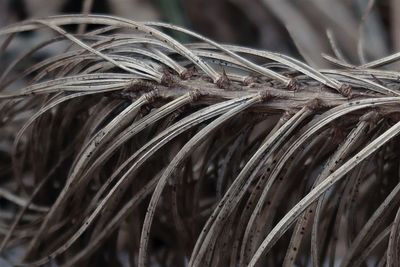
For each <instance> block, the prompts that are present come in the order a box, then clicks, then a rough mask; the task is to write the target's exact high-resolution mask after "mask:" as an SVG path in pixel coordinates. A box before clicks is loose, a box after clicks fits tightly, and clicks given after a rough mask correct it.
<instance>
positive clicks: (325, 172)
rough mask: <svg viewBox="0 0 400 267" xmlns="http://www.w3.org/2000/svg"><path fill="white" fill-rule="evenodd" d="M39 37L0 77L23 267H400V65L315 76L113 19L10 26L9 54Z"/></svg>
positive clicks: (7, 182) (2, 229)
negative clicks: (76, 28) (47, 34)
mask: <svg viewBox="0 0 400 267" xmlns="http://www.w3.org/2000/svg"><path fill="white" fill-rule="evenodd" d="M72 24H73V25H95V26H96V27H97V28H96V29H94V30H91V31H88V32H86V33H82V32H80V33H73V32H68V31H67V29H69V28H68V27H67V26H70V25H72ZM81 27H82V26H81ZM165 29H167V30H168V32H179V33H180V34H185V35H187V36H189V37H190V38H191V39H194V40H196V42H194V43H180V42H178V41H176V40H175V39H173V38H172V37H170V35H167V34H166V33H164V32H163V30H165ZM39 30H40V31H42V30H49V31H52V32H54V33H56V36H55V37H53V38H51V39H49V40H47V41H45V42H43V43H41V44H38V45H37V46H35V47H29V48H28V47H27V48H26V49H27V50H26V51H24V52H23V53H22V54H21V55H20V56H18V57H16V58H15V59H14V61H13V62H12V63H11V64H10V65H9V66H8V67H7V68H5V69H4V71H3V72H2V73H1V77H0V90H1V92H0V112H1V113H0V114H1V115H0V127H1V131H0V137H1V144H2V147H4V149H2V151H3V152H1V154H0V157H1V162H0V176H1V188H0V196H1V198H2V199H3V200H4V201H3V202H2V205H1V206H0V208H1V221H0V223H1V224H0V236H1V244H0V249H1V251H2V255H3V257H4V258H6V259H8V260H11V259H9V254H10V253H11V252H12V251H13V250H15V249H22V251H23V254H24V255H22V256H21V259H19V261H18V262H13V264H14V265H16V266H42V265H49V264H50V263H51V262H56V264H57V265H58V266H120V264H121V263H120V261H121V258H128V260H129V262H130V265H131V266H141V267H143V266H153V265H154V266H157V265H159V266H281V265H283V266H294V265H295V266H309V265H310V264H312V266H323V265H325V264H329V266H334V265H335V266H336V265H337V264H338V263H339V264H340V266H343V267H344V266H365V264H366V262H369V263H370V262H372V263H374V264H376V265H377V266H385V265H387V266H399V265H400V263H399V261H400V253H399V250H398V246H399V242H400V239H399V237H400V235H399V231H400V209H399V208H398V207H399V200H400V192H399V191H400V183H399V182H400V181H399V175H400V168H399V166H400V165H399V160H400V157H399V154H398V151H399V149H400V139H399V138H398V137H396V136H397V135H398V133H399V132H400V122H399V118H400V117H399V112H400V105H399V104H400V103H399V102H400V98H399V95H400V90H399V73H398V72H396V71H393V70H390V68H389V67H390V63H392V62H395V61H397V60H398V59H399V57H400V53H398V54H394V55H391V56H388V57H385V58H382V59H379V60H376V61H373V62H369V63H365V64H363V65H360V66H355V65H352V64H350V63H348V62H345V61H344V60H343V59H341V58H335V57H332V56H325V58H326V59H327V60H328V61H330V63H332V64H335V65H336V66H337V68H336V69H315V68H312V67H310V66H309V65H307V64H305V63H303V62H301V61H299V60H296V59H294V58H291V57H288V56H285V55H282V54H278V53H273V52H268V51H263V50H255V49H250V48H245V47H239V46H233V45H222V44H218V43H216V42H213V41H211V40H209V39H207V38H205V37H203V36H201V35H198V34H196V33H194V32H192V31H189V30H186V29H183V28H180V27H177V26H173V25H169V24H164V23H160V22H134V21H131V20H127V19H122V18H118V17H112V16H104V15H87V16H84V15H65V16H56V17H49V18H45V19H33V20H28V21H24V22H21V23H18V24H14V25H11V26H8V27H5V28H3V29H2V30H0V36H2V37H3V39H4V43H3V45H2V46H1V50H0V53H3V52H4V51H6V49H7V47H8V45H9V44H10V43H12V40H13V38H14V37H15V36H17V35H18V34H19V33H21V32H25V31H39ZM60 45H64V47H65V50H64V51H63V52H60V53H58V54H57V55H54V56H49V57H48V58H45V59H43V60H42V61H40V62H39V63H37V64H33V65H30V66H26V65H24V66H21V62H25V60H26V59H28V58H31V57H34V55H35V54H36V53H38V52H40V51H41V50H43V49H50V47H51V46H58V47H59V46H60ZM334 48H335V50H336V51H338V48H337V47H334ZM3 68H4V66H3Z"/></svg>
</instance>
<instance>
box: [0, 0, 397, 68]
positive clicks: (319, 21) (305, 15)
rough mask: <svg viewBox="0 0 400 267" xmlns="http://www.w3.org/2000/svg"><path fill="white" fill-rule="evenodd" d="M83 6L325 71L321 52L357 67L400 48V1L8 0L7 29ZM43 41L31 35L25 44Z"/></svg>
mask: <svg viewBox="0 0 400 267" xmlns="http://www.w3.org/2000/svg"><path fill="white" fill-rule="evenodd" d="M85 5H86V6H85ZM82 10H86V12H92V13H102V14H111V15H117V16H122V17H125V18H129V19H133V20H137V21H143V20H161V21H165V22H169V23H173V24H177V25H180V26H184V27H186V28H189V29H192V30H194V31H197V32H199V33H201V34H203V35H205V36H207V37H210V38H211V39H213V40H216V41H219V42H223V43H234V44H239V45H244V46H250V47H254V48H261V49H267V50H272V51H275V52H282V53H285V54H288V55H291V56H294V57H297V58H300V57H301V56H302V57H303V58H304V59H305V60H306V61H307V62H308V63H309V64H311V65H313V66H314V67H320V68H324V67H328V66H329V65H328V62H327V61H326V60H324V59H323V58H322V57H321V53H327V54H333V50H336V53H337V54H339V55H340V56H341V57H343V59H346V60H348V61H349V62H351V63H353V64H360V63H363V62H366V61H370V60H373V59H377V58H380V57H383V56H385V55H388V54H389V53H392V52H395V51H398V50H400V30H399V29H400V16H399V15H398V14H400V1H399V0H334V1H332V0H297V1H296V0H89V1H88V0H86V1H84V0H73V1H72V0H51V1H49V0H0V26H4V25H7V24H10V23H13V22H17V21H20V20H24V19H27V18H35V17H43V16H49V15H55V14H67V13H80V12H81V11H82ZM327 31H329V32H330V34H329V38H328V36H327ZM174 37H175V38H177V39H178V40H180V41H183V42H187V41H190V40H187V37H185V36H180V35H177V36H174ZM35 38H36V39H37V38H40V37H38V36H35V35H34V34H26V35H25V36H22V37H20V40H21V44H20V45H22V44H23V43H25V42H28V41H32V40H33V41H34V40H35ZM332 44H333V45H332ZM332 46H333V47H334V49H332ZM14 47H16V48H14V49H18V44H15V45H14Z"/></svg>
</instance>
